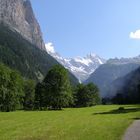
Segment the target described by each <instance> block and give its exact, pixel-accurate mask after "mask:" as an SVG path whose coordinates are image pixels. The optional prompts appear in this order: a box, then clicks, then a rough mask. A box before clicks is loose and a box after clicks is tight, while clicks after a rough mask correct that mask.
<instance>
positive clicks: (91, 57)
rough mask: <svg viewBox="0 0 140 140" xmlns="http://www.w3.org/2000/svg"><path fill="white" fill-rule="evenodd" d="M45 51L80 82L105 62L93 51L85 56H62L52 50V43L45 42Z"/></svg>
mask: <svg viewBox="0 0 140 140" xmlns="http://www.w3.org/2000/svg"><path fill="white" fill-rule="evenodd" d="M46 51H47V52H48V53H49V54H50V55H51V56H52V57H54V58H55V59H56V60H57V61H58V62H59V63H61V64H62V65H63V66H64V67H65V68H67V69H69V70H70V71H71V72H72V73H73V74H74V75H75V76H76V77H77V78H78V79H79V81H80V82H83V81H85V80H86V79H87V78H88V77H89V76H90V74H91V73H93V72H94V71H95V70H96V69H97V68H98V67H99V66H100V65H102V64H104V63H105V62H106V60H105V59H103V58H100V57H99V56H98V55H96V54H93V53H90V54H88V55H87V56H85V57H80V56H78V57H75V58H63V57H62V56H61V55H60V54H59V53H57V52H56V51H55V50H54V47H53V45H52V43H49V44H46Z"/></svg>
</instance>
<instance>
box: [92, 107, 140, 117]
mask: <svg viewBox="0 0 140 140" xmlns="http://www.w3.org/2000/svg"><path fill="white" fill-rule="evenodd" d="M138 111H140V108H127V109H125V108H124V109H121V110H120V109H119V108H118V109H114V110H111V111H109V112H99V113H93V115H102V114H121V113H131V112H138ZM139 119H140V118H139Z"/></svg>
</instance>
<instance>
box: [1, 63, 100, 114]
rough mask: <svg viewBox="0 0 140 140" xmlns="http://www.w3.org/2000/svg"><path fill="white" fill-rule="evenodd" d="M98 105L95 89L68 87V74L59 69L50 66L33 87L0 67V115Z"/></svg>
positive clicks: (79, 85)
mask: <svg viewBox="0 0 140 140" xmlns="http://www.w3.org/2000/svg"><path fill="white" fill-rule="evenodd" d="M100 103H101V98H100V95H99V89H98V87H97V86H96V85H94V84H93V83H89V84H87V85H83V84H78V85H75V86H73V85H71V84H70V80H69V76H68V70H66V69H65V68H64V67H62V66H61V65H55V66H53V67H52V68H51V69H50V70H49V71H48V73H47V75H46V77H45V78H44V80H43V81H42V82H40V83H35V81H33V80H27V79H25V78H23V77H22V76H21V75H20V73H19V72H17V71H15V70H12V69H10V68H8V67H7V66H5V65H3V64H0V111H5V112H9V111H15V110H18V109H24V110H47V109H51V110H61V109H62V108H64V107H88V106H93V105H97V104H100Z"/></svg>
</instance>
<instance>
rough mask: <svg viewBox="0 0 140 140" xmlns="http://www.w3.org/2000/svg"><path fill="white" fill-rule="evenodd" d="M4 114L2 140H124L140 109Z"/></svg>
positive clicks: (114, 107) (0, 119) (0, 115)
mask: <svg viewBox="0 0 140 140" xmlns="http://www.w3.org/2000/svg"><path fill="white" fill-rule="evenodd" d="M118 107H119V106H117V105H110V106H95V107H91V108H79V109H64V110H63V111H41V112H37V111H34V112H24V111H19V112H10V113H0V140H121V137H122V135H123V134H124V132H125V130H126V128H127V127H128V126H129V125H130V124H131V123H132V121H134V120H135V119H137V118H139V117H140V105H126V106H124V107H125V109H126V110H125V111H122V112H121V113H120V112H119V111H117V109H118Z"/></svg>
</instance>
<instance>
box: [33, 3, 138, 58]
mask: <svg viewBox="0 0 140 140" xmlns="http://www.w3.org/2000/svg"><path fill="white" fill-rule="evenodd" d="M31 2H32V6H33V9H34V12H35V15H36V18H37V19H38V22H39V24H40V26H41V29H42V32H43V37H44V41H45V42H46V43H47V42H52V43H53V44H54V46H55V50H56V51H57V52H59V53H60V54H61V55H62V56H63V57H75V56H85V55H86V54H88V53H91V52H92V53H96V54H97V55H99V56H100V57H103V58H112V57H133V56H137V55H139V54H140V31H139V29H140V0H40V1H39V0H31ZM131 32H132V33H131ZM130 33H131V37H130Z"/></svg>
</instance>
